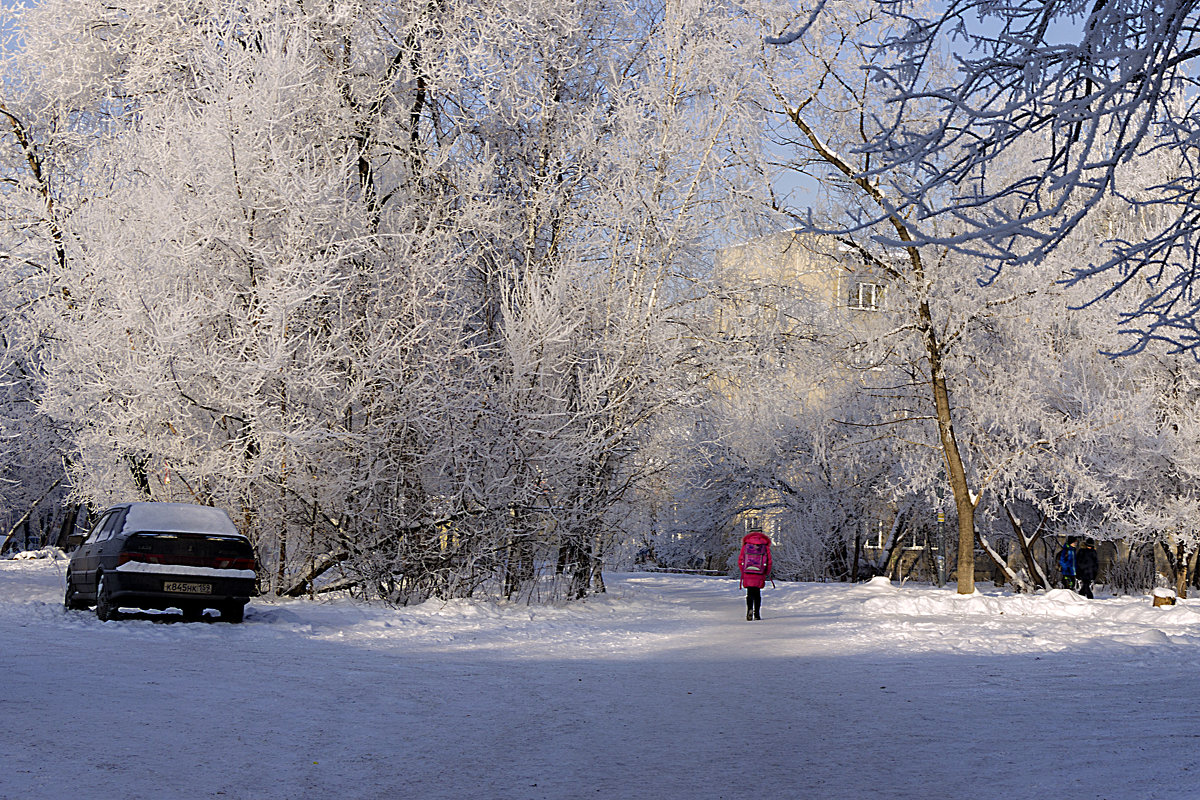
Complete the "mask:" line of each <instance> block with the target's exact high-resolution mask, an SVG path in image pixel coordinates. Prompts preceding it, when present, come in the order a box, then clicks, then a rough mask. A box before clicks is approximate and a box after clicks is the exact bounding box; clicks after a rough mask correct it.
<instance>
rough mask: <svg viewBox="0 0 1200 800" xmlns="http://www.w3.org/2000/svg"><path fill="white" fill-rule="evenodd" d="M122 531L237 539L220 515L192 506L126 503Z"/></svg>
mask: <svg viewBox="0 0 1200 800" xmlns="http://www.w3.org/2000/svg"><path fill="white" fill-rule="evenodd" d="M124 530H127V531H129V530H141V531H171V532H175V533H220V534H226V535H230V534H232V535H235V536H236V535H239V534H238V531H237V528H236V527H234V525H233V522H231V521H230V519H229V515H227V514H226V513H225V512H224V511H222V510H221V509H219V508H213V507H212V506H198V505H195V504H193V503H130V504H129V513H127V514H126V515H125V525H124Z"/></svg>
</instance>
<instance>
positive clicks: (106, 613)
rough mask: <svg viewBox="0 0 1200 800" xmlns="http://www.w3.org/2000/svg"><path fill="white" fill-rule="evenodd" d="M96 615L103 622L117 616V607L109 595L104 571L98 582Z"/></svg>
mask: <svg viewBox="0 0 1200 800" xmlns="http://www.w3.org/2000/svg"><path fill="white" fill-rule="evenodd" d="M96 616H97V617H98V618H99V619H100V621H101V622H108V621H109V620H110V619H114V618H115V617H116V616H117V609H116V608H115V607H114V606H113V604H112V598H111V597H109V595H108V581H107V580H106V579H105V577H104V573H101V574H100V577H99V578H98V579H97V583H96Z"/></svg>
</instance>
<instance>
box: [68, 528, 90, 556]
mask: <svg viewBox="0 0 1200 800" xmlns="http://www.w3.org/2000/svg"><path fill="white" fill-rule="evenodd" d="M86 538H87V531H85V530H80V529H76V531H75V532H74V533H72V534H71V535H70V536H68V537H67V552H70V551H72V550H75V549H78V547H79V545H81V544H83V540H84V539H86Z"/></svg>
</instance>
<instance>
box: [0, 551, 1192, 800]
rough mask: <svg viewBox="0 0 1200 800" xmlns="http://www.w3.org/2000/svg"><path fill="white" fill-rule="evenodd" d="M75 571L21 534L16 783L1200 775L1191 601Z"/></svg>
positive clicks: (1082, 789) (348, 786) (143, 787)
mask: <svg viewBox="0 0 1200 800" xmlns="http://www.w3.org/2000/svg"><path fill="white" fill-rule="evenodd" d="M61 572H62V562H55V561H51V560H41V561H5V562H0V798H4V800H37V799H38V798H55V799H56V800H57V798H62V797H69V796H73V797H80V798H84V797H86V798H90V799H91V800H106V799H107V798H114V800H115V798H131V799H133V800H136V799H137V798H147V799H149V798H154V800H161V799H162V798H246V800H251V799H253V800H270V799H273V798H287V799H288V800H305V799H307V798H313V799H314V800H315V799H318V798H339V800H340V799H341V798H400V799H401V800H403V799H405V798H413V800H417V799H421V800H426V799H428V798H470V799H471V800H491V799H492V798H495V799H496V800H502V799H509V798H512V799H514V800H516V799H519V798H554V799H555V800H557V799H558V798H592V797H596V798H638V800H642V799H643V798H647V797H649V798H652V800H674V799H675V798H679V799H680V800H685V799H686V800H701V799H703V798H744V797H774V798H858V797H868V796H876V795H878V796H881V797H889V798H943V797H954V796H958V797H964V796H965V797H980V798H985V797H986V798H1008V799H1011V798H1047V797H1070V798H1073V799H1075V800H1078V799H1080V798H1108V800H1118V799H1119V798H1129V799H1130V800H1152V799H1153V798H1168V797H1170V798H1180V797H1183V798H1187V797H1200V747H1198V745H1200V719H1198V717H1200V714H1198V712H1197V710H1196V706H1195V700H1194V696H1195V686H1196V677H1195V676H1196V674H1197V664H1198V662H1200V649H1198V646H1200V613H1197V611H1196V610H1195V609H1197V608H1200V606H1191V605H1189V604H1187V603H1186V602H1185V603H1182V604H1181V605H1179V606H1176V607H1174V608H1170V609H1154V608H1151V607H1150V601H1149V599H1148V598H1105V599H1100V600H1097V601H1095V602H1092V603H1088V602H1087V601H1084V600H1082V599H1080V598H1077V597H1075V596H1074V595H1071V594H1069V593H1066V592H1051V593H1049V594H1046V595H1041V596H1036V597H1028V596H1026V597H1014V596H1011V595H1003V594H1000V593H994V594H982V595H975V596H972V597H958V596H956V595H954V594H953V592H952V590H937V589H932V588H929V587H911V586H906V587H892V586H890V585H887V584H886V583H874V584H871V585H865V586H847V585H838V584H823V585H817V584H782V583H781V584H778V586H776V587H775V588H771V587H768V588H767V589H766V590H765V591H764V605H763V616H764V619H763V621H761V622H747V621H746V620H745V618H744V614H745V606H744V604H743V601H742V599H741V593H740V592H739V591H738V589H737V585H736V582H734V581H730V580H725V579H718V578H698V577H690V576H672V575H649V574H633V575H621V576H612V577H610V580H609V587H610V592H609V594H608V595H607V596H604V597H600V598H594V599H591V600H588V601H587V602H585V603H580V604H575V605H571V606H567V607H554V608H546V607H526V606H497V605H493V604H481V603H471V602H466V601H455V602H452V603H426V604H424V605H421V606H419V607H415V608H408V609H389V608H383V607H376V606H366V605H360V604H355V603H352V602H350V601H346V600H341V601H330V602H319V601H318V602H310V601H294V602H285V603H270V602H264V601H255V602H253V603H252V604H251V605H250V607H249V608H248V610H247V615H246V622H245V624H243V625H228V624H223V623H217V622H214V623H209V624H204V623H199V624H185V623H182V622H178V621H170V622H163V621H161V619H162V618H159V619H158V620H156V618H155V617H153V616H152V615H146V614H141V615H131V618H127V619H125V620H122V621H117V622H110V623H107V624H105V623H100V622H99V621H97V620H96V618H95V617H94V615H92V614H90V613H87V612H71V613H67V612H64V611H63V610H62V608H61V605H60V600H59V594H60V591H61ZM1194 602H1197V603H1200V601H1194ZM166 619H170V620H174V619H175V618H174V617H172V616H168V617H167V618H166Z"/></svg>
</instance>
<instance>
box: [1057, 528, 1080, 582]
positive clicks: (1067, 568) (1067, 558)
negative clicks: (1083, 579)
mask: <svg viewBox="0 0 1200 800" xmlns="http://www.w3.org/2000/svg"><path fill="white" fill-rule="evenodd" d="M1077 541H1079V540H1078V538H1077V537H1075V536H1068V537H1067V544H1066V546H1065V547H1064V548H1063V549H1062V550H1060V551H1059V553H1058V568H1059V569H1060V570H1061V571H1062V579H1063V588H1064V589H1074V588H1075V542H1077Z"/></svg>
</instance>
